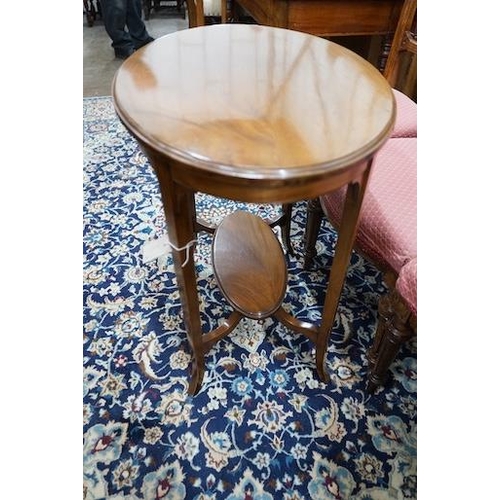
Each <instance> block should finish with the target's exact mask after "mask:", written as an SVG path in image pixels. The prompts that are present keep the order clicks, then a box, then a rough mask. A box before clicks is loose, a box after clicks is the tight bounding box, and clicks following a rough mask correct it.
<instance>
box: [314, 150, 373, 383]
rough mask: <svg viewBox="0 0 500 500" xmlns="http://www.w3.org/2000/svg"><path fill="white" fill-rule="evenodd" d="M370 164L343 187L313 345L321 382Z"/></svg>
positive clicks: (325, 376) (325, 373) (326, 377)
mask: <svg viewBox="0 0 500 500" xmlns="http://www.w3.org/2000/svg"><path fill="white" fill-rule="evenodd" d="M371 163H372V161H371V160H370V162H369V163H368V165H367V168H366V170H365V171H364V172H363V174H362V176H361V179H360V180H359V182H351V183H349V185H348V187H347V192H346V197H345V202H344V208H343V213H342V220H341V222H340V227H339V232H338V239H337V244H336V246H335V255H334V257H333V262H332V266H331V268H330V276H329V279H328V287H327V289H326V297H325V303H324V306H323V315H322V320H321V325H320V328H319V333H318V340H317V342H316V368H317V370H318V374H319V376H320V378H321V379H322V380H327V379H328V374H327V372H326V368H325V355H326V351H327V349H328V340H329V338H330V332H331V329H332V326H333V322H334V320H335V315H336V314H337V308H338V304H339V299H340V295H341V293H342V289H343V287H344V281H345V277H346V274H347V268H348V266H349V262H350V259H351V252H352V248H353V245H354V240H355V238H356V231H357V228H358V219H359V213H360V211H361V204H362V203H363V196H364V194H365V190H366V185H367V183H368V178H369V175H370V168H371Z"/></svg>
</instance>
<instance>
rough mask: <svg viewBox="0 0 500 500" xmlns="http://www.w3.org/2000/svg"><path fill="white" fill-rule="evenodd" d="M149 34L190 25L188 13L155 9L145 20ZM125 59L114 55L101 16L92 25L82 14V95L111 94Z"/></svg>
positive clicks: (162, 33)
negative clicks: (117, 73)
mask: <svg viewBox="0 0 500 500" xmlns="http://www.w3.org/2000/svg"><path fill="white" fill-rule="evenodd" d="M145 24H146V27H147V29H148V31H149V34H150V35H151V36H153V37H154V38H158V37H161V36H163V35H166V34H168V33H173V32H174V31H177V30H181V29H186V28H187V27H188V21H187V16H186V19H183V18H182V17H181V16H179V17H174V16H172V15H167V14H166V13H164V12H162V11H160V12H158V13H154V12H153V13H152V14H151V17H150V19H149V20H148V21H145ZM122 62H123V61H122V60H120V59H115V55H114V52H113V48H112V47H111V40H110V38H109V37H108V35H107V33H106V30H105V29H104V24H103V22H102V20H101V19H97V21H96V22H95V23H94V25H93V26H92V27H89V26H88V25H87V19H86V17H85V15H84V16H83V97H90V96H108V95H111V82H112V81H113V76H114V74H115V72H116V70H117V69H118V68H119V67H120V64H122Z"/></svg>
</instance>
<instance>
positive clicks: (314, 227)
mask: <svg viewBox="0 0 500 500" xmlns="http://www.w3.org/2000/svg"><path fill="white" fill-rule="evenodd" d="M322 217H323V209H322V208H321V204H320V202H319V198H314V199H313V200H309V201H308V202H307V220H306V229H305V235H304V247H305V248H304V269H310V267H311V264H312V261H313V259H314V257H316V240H317V239H318V234H319V228H320V226H321V219H322Z"/></svg>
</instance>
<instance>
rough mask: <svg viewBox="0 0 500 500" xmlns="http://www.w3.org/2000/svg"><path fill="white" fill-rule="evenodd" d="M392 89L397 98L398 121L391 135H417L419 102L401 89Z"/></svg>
mask: <svg viewBox="0 0 500 500" xmlns="http://www.w3.org/2000/svg"><path fill="white" fill-rule="evenodd" d="M392 91H393V92H394V97H395V98H396V123H395V124H394V130H393V131H392V135H391V137H417V103H416V102H414V101H412V100H411V99H410V98H409V97H408V96H407V95H405V94H403V93H402V92H400V91H399V90H396V89H392Z"/></svg>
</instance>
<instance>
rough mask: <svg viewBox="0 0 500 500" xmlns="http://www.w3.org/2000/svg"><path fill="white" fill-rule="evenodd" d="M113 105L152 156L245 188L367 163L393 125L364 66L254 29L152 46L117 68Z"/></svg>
mask: <svg viewBox="0 0 500 500" xmlns="http://www.w3.org/2000/svg"><path fill="white" fill-rule="evenodd" d="M113 97H114V99H115V105H116V108H117V111H118V113H119V115H120V116H121V118H122V119H124V121H126V122H127V124H128V126H129V127H130V128H131V129H132V131H133V133H134V134H135V135H137V137H139V138H140V139H141V140H142V141H144V142H145V143H146V144H148V145H149V146H151V147H152V148H153V149H155V150H157V151H160V152H162V153H165V154H166V155H167V156H170V157H173V158H176V159H178V160H181V161H182V162H187V163H189V164H191V165H196V166H198V167H199V168H201V169H209V170H210V169H215V170H217V171H219V172H221V171H226V172H227V173H229V174H230V175H235V176H238V177H247V178H252V177H255V176H259V177H260V176H266V177H268V178H275V177H280V178H282V177H284V176H285V177H286V176H291V177H294V176H300V175H302V174H303V173H304V171H305V170H307V169H311V168H313V167H312V166H313V165H314V168H315V169H327V170H328V169H332V168H333V169H335V168H340V167H343V166H346V165H347V164H352V163H354V162H356V161H358V160H361V159H364V158H366V157H367V156H369V155H370V154H371V153H372V152H373V151H375V150H376V149H378V147H380V143H381V142H383V140H385V137H386V136H387V134H388V130H389V129H390V128H391V127H392V125H393V121H394V116H395V110H394V109H395V108H394V101H393V95H392V92H391V89H390V87H389V86H388V84H387V82H386V81H385V80H384V78H383V77H382V76H381V75H380V73H379V72H378V71H377V69H376V68H374V67H373V66H372V65H370V64H369V63H368V62H367V61H365V60H363V59H362V58H360V57H359V56H357V55H356V54H354V53H352V52H351V51H349V50H347V49H345V48H343V47H341V46H339V45H337V44H334V43H332V42H329V41H326V40H324V39H321V38H318V37H315V36H312V35H307V34H304V33H300V32H296V31H290V30H284V29H279V28H269V27H263V26H256V25H238V24H234V25H215V26H206V27H202V28H193V29H188V30H183V31H179V32H176V33H173V34H170V35H166V36H164V37H162V38H160V39H157V40H156V41H155V42H153V43H151V44H149V45H147V46H146V47H144V48H143V49H141V50H140V51H138V52H136V53H135V54H134V55H133V56H131V57H130V58H129V59H128V60H126V61H125V62H124V63H123V65H122V66H121V67H120V69H119V70H118V72H117V74H116V76H115V81H114V84H113Z"/></svg>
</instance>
